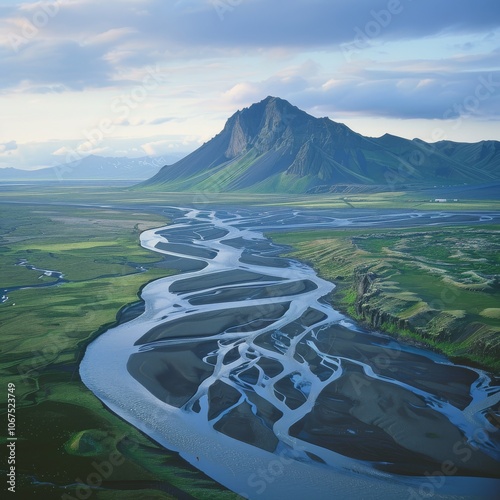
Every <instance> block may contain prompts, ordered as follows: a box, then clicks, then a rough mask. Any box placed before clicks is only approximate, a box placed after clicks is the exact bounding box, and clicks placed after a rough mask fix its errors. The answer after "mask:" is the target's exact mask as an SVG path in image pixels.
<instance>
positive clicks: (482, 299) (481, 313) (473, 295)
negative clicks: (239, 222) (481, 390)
mask: <svg viewBox="0 0 500 500" xmlns="http://www.w3.org/2000/svg"><path fill="white" fill-rule="evenodd" d="M271 237H272V239H273V241H275V242H276V243H281V244H287V245H291V246H292V247H293V248H294V251H293V252H292V255H293V256H295V257H297V258H299V259H301V260H305V261H307V262H309V263H311V264H312V265H313V266H314V267H315V268H316V269H317V270H318V272H319V274H320V275H322V276H323V277H324V278H326V279H328V280H331V281H333V282H335V283H336V284H337V288H336V290H335V292H334V295H333V301H334V305H335V306H337V307H339V308H340V309H342V310H343V311H344V312H346V313H348V314H350V315H351V316H353V317H355V318H357V319H359V320H362V321H365V322H367V323H368V324H370V325H371V326H374V327H377V328H379V329H381V330H384V331H386V332H389V333H391V334H395V335H398V336H400V337H403V338H407V339H410V340H412V341H418V342H420V343H423V344H426V345H428V346H429V347H432V348H436V349H437V350H439V351H442V352H444V353H445V354H447V355H449V356H450V357H452V358H456V359H459V360H462V361H466V362H469V363H475V364H479V365H481V366H484V367H486V368H488V369H490V370H493V371H496V372H498V371H500V320H499V317H500V315H499V313H500V227H498V226H493V225H491V226H485V225H483V226H467V225H460V226H450V227H442V226H438V227H426V228H424V229H422V228H413V229H401V230H387V229H337V230H313V231H297V232H292V233H288V234H278V233H276V234H272V235H271Z"/></svg>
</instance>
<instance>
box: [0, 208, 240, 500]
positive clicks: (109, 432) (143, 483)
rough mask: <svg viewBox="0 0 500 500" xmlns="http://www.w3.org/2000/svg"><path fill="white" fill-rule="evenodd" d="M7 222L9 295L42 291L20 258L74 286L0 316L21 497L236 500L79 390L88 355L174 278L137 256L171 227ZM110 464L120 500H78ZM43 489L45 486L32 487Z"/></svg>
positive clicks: (8, 217) (42, 219)
mask: <svg viewBox="0 0 500 500" xmlns="http://www.w3.org/2000/svg"><path fill="white" fill-rule="evenodd" d="M0 210H1V211H2V217H1V222H0V266H1V269H2V286H14V285H33V284H39V283H40V282H41V280H39V279H38V276H39V274H40V273H39V272H36V271H30V270H28V269H26V268H24V267H20V266H17V265H16V262H17V261H18V260H19V259H21V258H25V259H28V260H29V262H30V263H31V264H33V265H35V266H37V267H40V268H47V269H51V270H57V271H60V272H63V273H64V275H65V277H66V278H67V279H68V280H70V282H68V283H62V284H60V285H58V286H56V287H49V288H37V289H23V290H14V291H11V292H9V293H8V296H9V300H8V301H7V302H5V303H3V304H0V338H1V341H2V344H1V345H2V348H1V351H0V385H1V386H2V387H4V388H5V387H6V386H7V383H14V384H15V386H16V392H15V393H16V405H17V410H16V418H17V421H16V429H17V436H18V441H17V457H18V460H17V463H16V470H17V478H18V485H17V486H18V487H17V493H18V495H19V496H20V497H22V498H32V497H33V498H47V499H49V498H50V499H52V498H64V495H70V497H73V498H81V495H84V496H85V495H88V494H89V493H92V498H103V499H106V498H117V499H118V498H138V497H140V498H158V499H160V498H161V499H167V498H177V497H178V496H179V494H185V493H189V494H191V495H193V496H194V497H197V498H222V499H226V498H227V499H230V498H236V497H237V496H236V495H234V494H233V493H231V492H229V491H227V490H225V489H224V488H222V487H221V486H220V485H218V484H217V483H215V482H214V481H212V480H210V479H209V478H207V477H206V476H205V475H204V474H202V473H200V472H199V471H197V470H196V469H194V468H193V467H191V466H190V465H189V464H187V463H186V462H184V461H183V460H182V459H180V458H179V457H178V456H177V455H176V454H174V453H170V452H168V451H166V450H164V449H163V448H161V447H159V446H158V445H156V444H155V443H154V442H152V441H151V440H149V439H148V438H146V437H144V436H143V435H142V434H141V433H140V432H139V431H137V430H136V429H135V428H133V427H132V426H130V425H129V424H128V423H126V422H124V421H122V420H121V419H119V418H118V417H116V416H115V415H114V414H113V413H111V412H109V411H108V410H107V409H106V408H105V407H104V406H103V405H102V403H101V402H100V401H99V400H98V399H97V398H96V397H95V396H94V395H93V394H92V393H91V392H90V391H89V390H88V389H87V388H86V387H85V386H84V385H83V384H82V382H81V381H80V378H79V372H78V367H79V362H80V359H81V357H82V356H83V353H84V350H85V347H86V345H87V344H88V343H89V342H90V341H91V340H92V339H93V338H95V337H96V336H97V335H99V334H100V333H101V332H102V331H104V330H105V329H106V328H107V327H109V326H111V325H113V324H114V323H115V322H116V317H117V313H118V312H119V311H120V309H121V308H122V307H124V306H125V305H127V304H130V303H133V302H136V301H137V300H138V292H139V290H140V289H141V287H142V286H144V285H145V284H146V283H148V282H150V281H152V280H154V279H157V278H160V277H162V276H167V275H169V274H171V271H169V270H167V269H162V268H161V267H155V264H156V263H158V262H159V261H160V260H161V258H160V257H159V256H158V254H156V253H153V252H149V251H147V250H144V249H142V248H141V247H140V245H139V234H140V231H141V229H145V228H147V227H158V226H162V225H165V224H166V223H167V221H166V219H165V218H164V217H162V216H159V215H154V214H151V213H147V212H144V211H141V210H140V208H138V209H137V211H134V212H131V211H117V210H105V209H97V208H78V207H75V208H70V207H67V206H66V207H57V206H52V205H47V206H42V205H33V206H29V205H17V206H7V205H2V206H0ZM130 263H134V264H137V265H141V266H144V267H145V268H146V269H147V271H146V272H139V271H138V270H137V269H135V268H134V267H133V266H131V265H129V264H130ZM44 281H45V282H50V281H51V280H50V279H48V278H47V279H44ZM5 411H6V408H5V405H4V407H3V409H2V412H5ZM2 443H5V439H2ZM110 456H117V457H119V458H120V464H119V466H116V467H113V471H112V473H111V474H110V476H109V478H107V479H108V480H109V481H111V482H112V483H113V486H112V487H111V489H109V488H108V487H107V486H106V487H105V489H101V490H99V489H94V490H88V489H86V490H78V489H77V486H76V485H77V483H83V484H84V485H85V484H86V483H87V478H88V477H90V476H89V475H90V474H92V473H94V472H95V467H94V464H96V463H97V464H101V463H103V462H106V461H109V459H110ZM94 477H95V476H94ZM33 478H34V479H35V480H36V481H37V482H40V483H46V484H37V485H36V484H33ZM160 483H161V484H162V488H163V487H166V490H165V491H163V490H161V489H159V487H160ZM67 485H73V486H68V487H66V486H67ZM131 487H132V490H130V488H131ZM179 492H180V493H179ZM78 494H80V496H78ZM66 498H68V497H66Z"/></svg>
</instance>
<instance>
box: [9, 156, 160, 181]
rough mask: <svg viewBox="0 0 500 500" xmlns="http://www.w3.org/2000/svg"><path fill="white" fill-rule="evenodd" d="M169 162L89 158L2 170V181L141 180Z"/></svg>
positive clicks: (152, 159) (156, 159)
mask: <svg viewBox="0 0 500 500" xmlns="http://www.w3.org/2000/svg"><path fill="white" fill-rule="evenodd" d="M164 162H165V160H164V159H163V158H162V159H161V161H160V160H159V159H158V158H153V157H148V156H144V157H142V158H123V157H119V158H111V157H103V156H95V155H89V156H86V157H84V158H82V159H81V160H79V161H74V162H71V163H66V164H63V165H58V166H56V167H47V168H41V169H38V170H20V169H16V168H2V169H0V181H81V180H92V181H99V180H120V181H126V180H130V181H141V180H143V179H148V178H150V177H151V176H153V175H155V174H156V173H157V172H158V170H159V169H160V168H161V167H162V165H163V164H164Z"/></svg>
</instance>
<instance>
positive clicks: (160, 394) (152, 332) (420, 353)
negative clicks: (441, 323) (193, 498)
mask: <svg viewBox="0 0 500 500" xmlns="http://www.w3.org/2000/svg"><path fill="white" fill-rule="evenodd" d="M169 211H170V216H171V217H172V218H173V219H174V223H173V224H172V225H169V226H167V227H164V228H159V229H156V230H150V231H146V232H144V233H142V235H141V244H142V246H143V247H144V248H148V249H150V250H152V251H154V252H158V253H161V254H163V255H164V256H165V258H166V259H170V260H171V261H172V263H175V265H177V266H178V267H179V268H182V269H183V271H184V272H183V273H181V274H178V275H175V276H170V277H167V278H163V279H160V280H157V281H155V282H152V283H150V284H149V285H148V286H146V287H145V288H144V290H143V292H142V299H143V300H144V301H145V311H144V313H143V314H142V315H141V316H139V317H137V318H135V319H133V320H132V321H129V322H127V323H124V324H121V325H119V326H117V327H116V328H113V329H111V330H108V331H107V332H106V333H104V334H103V335H101V336H100V337H99V338H98V339H96V340H95V341H94V342H93V343H92V344H91V345H90V346H89V347H88V349H87V352H86V355H85V357H84V359H83V361H82V364H81V367H80V372H81V376H82V380H83V381H84V383H85V384H86V385H87V386H88V387H89V388H90V389H91V390H92V391H93V392H94V393H95V394H96V395H97V396H98V397H99V398H100V399H101V400H102V401H103V402H104V403H105V404H106V405H107V406H108V407H109V408H110V409H111V410H113V411H114V412H116V413H118V414H119V415H120V416H122V417H123V418H125V419H126V420H127V421H129V422H130V423H132V424H133V425H135V426H136V427H138V428H139V429H141V430H142V431H143V432H145V433H147V434H148V435H149V436H151V437H152V438H153V439H155V440H156V441H158V442H159V443H161V444H162V445H164V446H165V447H167V448H169V449H172V450H175V451H178V452H179V453H180V454H181V455H182V456H183V457H184V458H185V459H186V460H188V461H189V462H190V463H192V464H193V465H195V466H196V467H197V468H199V469H201V470H203V471H204V472H206V473H207V474H208V475H210V476H211V477H213V478H214V479H216V480H218V481H219V482H221V483H222V484H224V485H225V486H227V487H228V488H230V489H232V490H233V491H236V492H237V493H240V494H241V495H243V496H245V497H249V498H282V497H289V498H303V497H304V496H305V495H307V494H311V495H313V496H314V498H320V499H321V498H332V496H335V498H398V499H401V498H412V497H415V496H416V497H417V498H425V496H429V494H430V492H432V495H433V496H434V497H435V498H464V497H467V498H489V497H491V498H495V493H496V491H498V488H499V485H500V481H499V480H498V479H496V478H498V477H499V470H500V468H499V465H500V432H498V427H499V425H498V422H499V421H500V420H499V418H498V408H499V407H500V405H499V403H500V387H498V385H496V384H495V381H494V380H492V379H491V377H490V376H489V375H488V374H487V373H485V372H483V371H481V370H478V369H472V368H468V367H464V366H457V365H454V364H452V363H450V362H449V361H448V360H447V359H446V358H445V357H443V356H440V355H438V354H435V353H432V352H430V351H426V350H423V349H419V348H416V347H412V346H409V345H404V344H401V343H399V342H396V341H395V340H394V339H392V338H390V337H387V336H384V335H381V334H378V333H376V332H369V331H366V330H364V329H363V328H361V327H360V326H359V325H356V324H355V323H354V322H353V321H352V320H351V319H349V318H348V317H346V316H344V315H342V314H340V313H339V312H337V311H335V310H334V309H333V308H332V307H331V306H330V305H329V303H328V301H327V300H325V296H327V294H328V293H329V292H331V291H332V290H333V288H334V285H333V284H332V283H330V282H327V281H325V280H323V279H321V278H319V277H318V276H317V275H316V273H315V272H314V270H313V269H312V268H310V267H309V266H307V265H305V264H303V263H300V262H297V261H294V260H291V259H287V258H282V257H279V256H278V254H279V253H280V252H281V251H282V248H280V247H277V246H276V245H274V244H272V243H271V242H270V241H269V240H267V239H266V238H265V237H264V236H263V233H262V231H269V230H286V229H289V228H295V229H296V228H299V227H308V228H310V227H313V226H314V227H339V226H344V225H352V226H360V227H371V226H379V225H380V226H382V227H407V226H409V225H421V226H425V225H429V224H432V225H434V224H440V223H443V222H446V224H448V225H449V224H453V223H454V222H457V223H458V222H460V221H463V220H467V221H468V222H478V223H481V222H484V221H491V220H494V219H496V218H498V214H491V215H488V214H480V215H475V214H439V213H434V214H428V213H427V214H424V213H387V214H385V215H371V214H368V213H367V214H360V215H359V216H357V217H355V218H345V217H344V218H342V217H341V216H336V215H335V214H332V213H323V212H322V213H320V214H318V213H315V214H314V213H311V212H300V211H292V210H285V211H279V212H278V211H275V212H273V211H270V212H255V211H247V210H234V211H231V210H219V211H203V210H193V209H175V208H171V209H169ZM430 478H432V479H434V480H431V479H430ZM436 478H437V479H436ZM334 493H335V494H334Z"/></svg>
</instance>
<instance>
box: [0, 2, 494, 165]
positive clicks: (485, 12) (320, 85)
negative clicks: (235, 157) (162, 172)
mask: <svg viewBox="0 0 500 500" xmlns="http://www.w3.org/2000/svg"><path fill="white" fill-rule="evenodd" d="M267 95H274V96H279V97H282V98H284V99H287V100H289V101H290V102H291V103H292V104H294V105H296V106H298V107H300V108H302V109H304V110H305V111H307V112H309V113H311V114H312V115H314V116H318V117H319V116H328V117H330V118H331V119H332V120H335V121H340V122H343V123H345V124H347V125H348V126H349V127H351V128H352V129H353V130H355V131H357V132H360V133H362V134H364V135H368V136H373V137H376V136H381V135H383V134H384V133H386V132H388V133H392V134H396V135H400V136H403V137H407V138H414V137H419V138H421V139H423V140H426V141H429V142H435V141H437V140H442V139H449V140H456V141H467V142H475V141H479V140H482V139H495V140H500V3H499V2H498V1H497V0H477V1H476V2H472V1H470V0H439V1H435V0H433V1H431V0H418V1H416V0H413V1H412V0H382V1H379V0H356V1H353V0H179V1H175V0H171V1H169V0H106V1H104V0H41V1H37V2H32V1H25V2H18V1H12V0H3V1H2V3H1V6H0V113H1V120H0V167H8V166H14V167H17V168H38V167H42V166H50V165H56V164H59V163H64V162H65V161H67V160H72V159H78V158H79V157H81V156H85V155H87V154H91V153H93V154H101V155H105V156H144V155H160V156H162V157H164V158H165V161H166V162H168V160H169V158H170V157H171V156H172V154H174V153H188V152H190V151H192V150H194V149H195V148H197V147H198V146H200V145H201V144H202V143H203V142H205V141H207V140H209V139H210V138H212V137H213V136H214V135H215V134H217V133H218V132H219V131H220V130H221V129H222V127H223V126H224V123H225V121H226V119H227V118H228V117H229V116H230V115H232V114H233V113H234V112H235V111H236V110H237V109H241V108H243V107H247V106H249V105H251V104H252V103H254V102H258V101H260V100H262V99H263V98H265V97H266V96H267Z"/></svg>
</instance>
